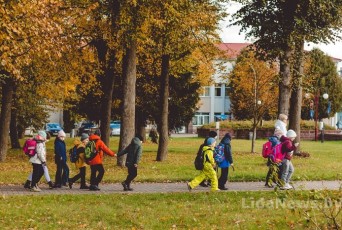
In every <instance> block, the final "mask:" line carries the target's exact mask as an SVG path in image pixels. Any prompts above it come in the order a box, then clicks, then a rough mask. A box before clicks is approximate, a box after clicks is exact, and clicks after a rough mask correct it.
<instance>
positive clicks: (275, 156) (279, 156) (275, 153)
mask: <svg viewBox="0 0 342 230" xmlns="http://www.w3.org/2000/svg"><path fill="white" fill-rule="evenodd" d="M282 146H283V143H279V144H277V145H276V146H274V147H273V149H272V154H270V158H271V160H272V161H273V162H274V163H280V162H281V161H282V160H284V157H285V154H283V153H282V151H281V148H282Z"/></svg>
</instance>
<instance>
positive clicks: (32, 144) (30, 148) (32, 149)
mask: <svg viewBox="0 0 342 230" xmlns="http://www.w3.org/2000/svg"><path fill="white" fill-rule="evenodd" d="M36 146H37V141H36V140H35V139H33V138H32V139H27V140H26V141H25V144H24V147H23V151H24V153H25V155H27V156H29V157H33V156H34V155H36Z"/></svg>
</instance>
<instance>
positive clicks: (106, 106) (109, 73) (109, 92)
mask: <svg viewBox="0 0 342 230" xmlns="http://www.w3.org/2000/svg"><path fill="white" fill-rule="evenodd" d="M108 56H109V58H108V60H107V63H106V68H105V74H104V79H103V81H102V82H103V84H102V89H103V97H102V105H101V108H102V109H101V116H100V120H101V128H100V129H101V139H102V141H103V142H104V143H105V144H106V145H107V146H109V137H110V129H109V126H110V120H111V113H112V100H113V88H114V82H115V70H114V65H115V60H116V59H115V52H114V51H113V50H111V49H109V50H108Z"/></svg>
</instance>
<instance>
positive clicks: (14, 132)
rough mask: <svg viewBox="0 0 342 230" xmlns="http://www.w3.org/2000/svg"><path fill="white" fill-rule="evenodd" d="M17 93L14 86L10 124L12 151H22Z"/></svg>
mask: <svg viewBox="0 0 342 230" xmlns="http://www.w3.org/2000/svg"><path fill="white" fill-rule="evenodd" d="M16 91H17V87H16V85H15V84H14V85H13V99H14V100H13V102H12V103H13V104H14V105H13V106H12V111H11V122H10V137H11V147H12V149H20V143H19V132H18V125H17V109H16V108H17V106H18V105H17V103H16V101H17V100H16Z"/></svg>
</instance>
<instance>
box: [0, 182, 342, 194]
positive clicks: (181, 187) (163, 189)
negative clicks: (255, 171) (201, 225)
mask: <svg viewBox="0 0 342 230" xmlns="http://www.w3.org/2000/svg"><path fill="white" fill-rule="evenodd" d="M227 185H228V186H227V187H228V188H229V190H227V191H220V192H235V191H272V188H266V187H265V186H264V182H229V183H228V184H227ZM293 185H294V187H295V189H296V190H312V189H319V190H320V189H329V190H338V189H339V188H340V187H341V185H342V181H305V182H304V181H296V182H294V183H293ZM40 188H41V189H42V191H41V192H31V191H29V190H27V189H24V187H23V186H22V185H0V195H1V196H6V195H27V194H34V195H46V194H56V195H62V194H94V193H97V194H113V193H172V192H188V189H187V186H186V183H133V184H132V188H134V191H130V192H124V191H123V188H122V186H121V184H119V183H114V184H100V188H101V190H100V191H89V190H81V189H79V185H78V184H74V186H73V189H69V188H67V187H65V188H60V189H49V188H48V186H47V185H45V184H41V185H40ZM206 191H210V188H203V187H200V186H199V187H196V188H195V189H193V190H192V192H206Z"/></svg>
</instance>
